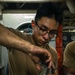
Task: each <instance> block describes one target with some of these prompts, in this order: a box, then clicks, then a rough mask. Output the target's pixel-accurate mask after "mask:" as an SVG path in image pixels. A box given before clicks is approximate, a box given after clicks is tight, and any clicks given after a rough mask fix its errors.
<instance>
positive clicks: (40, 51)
mask: <svg viewBox="0 0 75 75" xmlns="http://www.w3.org/2000/svg"><path fill="white" fill-rule="evenodd" d="M31 53H32V54H34V55H36V56H38V57H40V58H41V57H42V59H45V60H44V62H45V63H47V65H48V68H50V67H51V66H52V67H53V68H54V64H53V62H52V55H51V53H50V52H49V51H48V50H47V49H44V48H41V47H38V46H34V45H33V46H32V47H31Z"/></svg>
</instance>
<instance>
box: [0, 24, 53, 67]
mask: <svg viewBox="0 0 75 75" xmlns="http://www.w3.org/2000/svg"><path fill="white" fill-rule="evenodd" d="M0 45H2V46H5V47H8V48H13V49H17V50H20V51H22V52H24V53H32V54H42V55H43V56H46V57H48V58H47V59H46V62H49V66H48V67H50V66H51V65H52V64H51V62H50V61H51V59H52V56H51V54H50V52H48V51H47V50H46V49H43V48H41V47H38V46H34V45H32V44H31V43H29V42H27V41H25V40H23V39H21V38H20V37H18V36H17V35H15V34H14V33H13V32H11V31H10V30H9V29H7V28H6V27H5V26H3V25H2V24H0Z"/></svg>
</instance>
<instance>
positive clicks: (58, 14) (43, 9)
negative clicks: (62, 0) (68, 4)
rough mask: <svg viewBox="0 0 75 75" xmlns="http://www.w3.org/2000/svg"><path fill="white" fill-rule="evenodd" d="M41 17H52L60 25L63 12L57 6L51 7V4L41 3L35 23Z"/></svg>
mask: <svg viewBox="0 0 75 75" xmlns="http://www.w3.org/2000/svg"><path fill="white" fill-rule="evenodd" d="M41 17H49V18H52V17H54V18H55V20H56V21H57V22H58V23H59V24H62V22H63V11H62V9H61V8H60V7H58V6H57V5H53V4H52V3H51V2H49V3H43V4H42V5H41V6H40V7H39V8H38V9H37V12H36V16H35V22H37V21H38V20H40V19H41Z"/></svg>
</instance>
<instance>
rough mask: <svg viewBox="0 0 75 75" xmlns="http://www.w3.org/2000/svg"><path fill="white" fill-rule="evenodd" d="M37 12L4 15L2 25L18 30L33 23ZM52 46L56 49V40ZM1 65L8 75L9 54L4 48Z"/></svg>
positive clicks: (4, 72) (0, 59) (0, 55)
mask: <svg viewBox="0 0 75 75" xmlns="http://www.w3.org/2000/svg"><path fill="white" fill-rule="evenodd" d="M34 16H35V12H33V13H31V12H29V13H27V12H26V13H3V14H2V19H1V20H0V23H2V24H3V25H5V26H7V27H12V28H15V29H16V28H17V27H19V26H20V25H22V24H23V23H31V21H32V20H33V19H34ZM50 44H51V45H52V46H53V47H54V48H55V47H56V45H55V38H53V39H52V40H51V41H50ZM0 48H1V49H0V57H1V58H0V64H1V65H3V66H4V69H3V71H2V73H3V75H6V70H7V63H8V52H7V49H6V48H5V47H3V46H1V47H0Z"/></svg>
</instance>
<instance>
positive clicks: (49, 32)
mask: <svg viewBox="0 0 75 75" xmlns="http://www.w3.org/2000/svg"><path fill="white" fill-rule="evenodd" d="M57 27H58V25H57V23H56V20H55V19H54V18H48V17H42V18H41V19H40V20H39V21H38V22H37V24H36V23H35V26H34V28H33V37H34V41H35V43H36V44H37V45H39V46H42V45H44V44H46V43H48V42H49V41H50V40H51V39H52V38H53V37H54V36H55V34H56V32H57Z"/></svg>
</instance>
